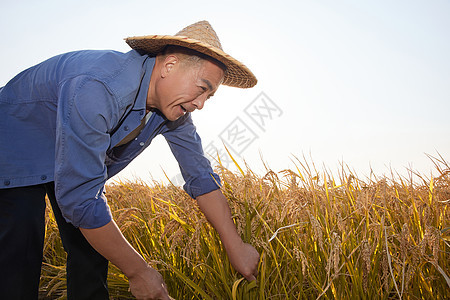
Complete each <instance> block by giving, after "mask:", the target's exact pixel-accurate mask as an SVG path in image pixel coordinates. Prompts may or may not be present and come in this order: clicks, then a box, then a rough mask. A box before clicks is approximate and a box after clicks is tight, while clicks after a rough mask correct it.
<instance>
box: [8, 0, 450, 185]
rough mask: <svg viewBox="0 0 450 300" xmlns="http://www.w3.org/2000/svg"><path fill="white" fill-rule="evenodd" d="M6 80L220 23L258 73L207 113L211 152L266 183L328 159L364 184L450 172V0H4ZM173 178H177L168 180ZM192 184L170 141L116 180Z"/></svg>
mask: <svg viewBox="0 0 450 300" xmlns="http://www.w3.org/2000/svg"><path fill="white" fill-rule="evenodd" d="M0 11H1V12H2V17H1V18H0V36H1V38H2V47H1V48H0V66H1V68H0V86H3V85H4V84H6V83H7V82H8V80H9V79H11V78H12V77H13V76H14V75H16V74H17V73H19V72H20V71H22V70H24V69H26V68H28V67H30V66H32V65H35V64H37V63H39V62H41V61H43V60H45V59H47V58H49V57H52V56H54V55H57V54H60V53H64V52H68V51H73V50H82V49H112V50H117V51H121V52H127V51H129V50H130V48H129V47H128V45H127V44H126V43H125V42H124V40H123V39H124V38H126V37H130V36H139V35H151V34H169V35H170V34H175V33H176V32H178V31H179V30H181V29H182V28H183V27H185V26H187V25H189V24H192V23H195V22H197V21H200V20H208V21H209V22H210V23H211V25H212V27H213V28H214V30H215V31H216V33H217V35H218V36H219V38H220V40H221V43H222V46H223V49H224V51H225V52H227V53H228V54H230V55H232V56H233V57H234V58H236V59H238V60H240V61H241V62H243V63H244V64H245V65H246V66H247V67H249V68H250V69H251V70H252V71H253V73H254V74H255V75H256V77H257V78H258V84H257V85H256V86H255V87H254V88H252V89H237V88H230V87H226V86H222V87H220V88H219V90H218V92H217V93H216V95H215V96H214V97H213V98H211V99H210V100H208V102H207V103H206V105H205V107H204V108H203V109H202V110H201V111H196V112H194V113H193V119H194V123H195V124H196V127H197V130H198V133H199V134H200V136H201V137H202V141H203V146H204V149H205V153H206V155H208V156H209V155H210V154H213V155H214V154H217V153H219V154H220V155H221V157H222V160H223V163H224V164H225V165H226V166H228V167H229V168H230V169H232V170H234V168H233V165H232V163H230V159H229V157H228V155H226V151H225V148H224V146H226V147H227V149H228V150H229V151H230V153H231V154H232V155H233V157H234V158H235V159H236V161H237V162H238V163H239V164H241V165H242V166H244V164H247V165H248V167H249V168H250V169H252V170H253V171H254V172H256V173H258V174H261V175H264V173H265V172H266V171H267V169H266V168H270V169H271V170H273V171H275V172H280V171H282V170H284V169H295V166H296V165H299V163H298V161H297V159H298V160H299V161H301V162H308V163H309V164H311V163H314V164H315V165H316V167H317V169H318V170H319V171H322V170H324V169H325V170H328V171H329V172H331V173H334V172H336V173H338V172H339V170H340V168H341V166H342V165H343V164H344V165H346V166H347V167H348V168H349V169H350V170H352V171H353V172H354V173H355V174H356V175H357V176H358V177H362V178H364V177H368V176H370V174H371V172H372V173H373V174H375V175H376V176H384V175H386V176H388V177H389V176H390V174H391V172H392V171H394V173H398V174H399V175H401V176H408V174H409V171H408V170H413V171H415V172H418V173H420V174H423V175H425V176H430V175H431V174H434V175H438V174H437V172H436V171H435V169H434V165H433V162H432V161H431V159H430V158H429V157H428V155H432V156H438V155H441V156H442V157H443V158H444V159H446V160H447V161H448V159H449V156H450V117H449V114H450V55H449V53H450V18H449V16H450V1H443V0H441V1H415V0H412V1H411V0H408V1H406V0H398V1H387V0H381V1H357V0H354V1H351V0H344V1H334V0H333V1H331V0H329V1H325V0H317V1H312V0H311V1H304V0H295V1H285V0H279V1H265V0H259V1H242V0H241V1H195V0H194V1H160V2H155V1H143V0H128V1H117V0H108V1H104V0H97V1H86V0H79V1H61V0H59V1H56V0H41V1H31V0H24V1H20V0H18V1H2V2H1V3H0ZM166 174H167V175H166ZM166 176H167V178H169V179H171V180H172V181H174V182H175V183H180V181H179V179H180V178H179V169H178V165H177V162H176V160H175V159H174V158H173V156H172V154H171V153H170V149H169V147H168V146H167V143H166V141H165V140H164V138H162V137H157V138H156V139H155V140H154V141H153V142H152V145H150V147H149V148H147V150H146V151H145V152H144V154H142V155H141V156H139V157H138V158H137V159H135V160H134V161H133V162H132V163H131V164H130V165H129V166H128V167H127V168H126V169H125V170H123V171H122V172H121V173H120V174H119V175H118V176H116V177H115V178H114V180H135V179H140V180H144V181H148V182H150V181H152V180H156V181H158V182H166V181H167V179H166Z"/></svg>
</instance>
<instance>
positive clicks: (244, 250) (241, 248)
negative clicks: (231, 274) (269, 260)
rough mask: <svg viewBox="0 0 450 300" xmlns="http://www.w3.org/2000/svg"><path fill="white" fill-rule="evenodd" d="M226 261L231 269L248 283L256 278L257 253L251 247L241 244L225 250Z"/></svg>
mask: <svg viewBox="0 0 450 300" xmlns="http://www.w3.org/2000/svg"><path fill="white" fill-rule="evenodd" d="M226 250H227V254H228V259H229V260H230V263H231V265H232V266H233V268H234V269H235V270H236V271H238V272H239V273H241V274H242V276H244V277H245V279H247V280H248V281H253V280H256V277H257V276H258V263H259V253H258V251H256V249H255V248H253V246H252V245H250V244H247V243H244V242H242V240H241V243H239V244H238V245H231V247H229V248H227V249H226Z"/></svg>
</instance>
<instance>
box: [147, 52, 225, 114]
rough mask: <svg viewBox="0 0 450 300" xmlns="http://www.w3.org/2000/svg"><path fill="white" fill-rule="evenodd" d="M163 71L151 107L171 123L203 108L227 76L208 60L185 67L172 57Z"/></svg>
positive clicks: (168, 59) (167, 60)
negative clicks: (187, 113)
mask: <svg viewBox="0 0 450 300" xmlns="http://www.w3.org/2000/svg"><path fill="white" fill-rule="evenodd" d="M162 68H163V69H162V71H161V72H163V76H161V78H162V79H161V80H159V81H158V82H157V83H156V84H155V99H153V100H154V101H153V103H152V104H153V105H151V106H152V107H155V108H157V109H158V110H160V111H161V112H162V113H163V114H164V116H165V117H166V118H167V119H168V120H170V121H175V120H177V119H178V118H180V117H181V116H183V115H184V114H185V113H186V112H193V111H194V110H196V109H202V108H203V105H204V104H205V101H206V100H207V99H208V98H210V97H211V96H213V95H214V93H215V92H216V90H217V89H218V87H219V85H220V84H221V83H222V80H223V76H224V72H223V70H222V69H221V68H220V67H219V66H217V65H216V64H214V63H213V62H210V61H208V60H203V61H201V62H200V63H199V64H197V65H183V64H181V62H180V61H179V60H178V59H177V58H176V57H175V58H173V60H171V59H170V57H169V58H167V59H166V60H165V62H164V65H163V67H162Z"/></svg>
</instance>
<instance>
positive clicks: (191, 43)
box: [125, 35, 258, 88]
mask: <svg viewBox="0 0 450 300" xmlns="http://www.w3.org/2000/svg"><path fill="white" fill-rule="evenodd" d="M125 41H126V43H127V44H128V45H129V46H130V47H131V48H132V49H136V50H143V51H145V52H147V53H149V54H153V55H156V54H158V53H159V52H161V51H162V50H163V49H164V47H165V46H167V45H177V46H182V47H186V48H189V49H192V50H195V51H198V52H200V53H203V54H205V55H208V56H210V57H212V58H214V59H217V60H218V61H220V62H222V63H223V64H224V65H225V66H226V67H227V72H226V74H225V76H224V81H223V83H222V84H224V85H227V86H232V87H239V88H251V87H253V86H255V85H256V83H257V82H258V80H257V79H256V77H255V75H253V73H252V72H251V71H250V70H249V69H248V68H247V67H246V66H245V65H244V64H243V63H241V62H240V61H238V60H236V59H234V58H233V57H231V56H230V55H228V54H226V53H225V52H223V51H222V50H221V49H219V48H217V47H213V46H211V45H209V44H206V43H203V42H201V41H199V40H196V39H191V38H188V37H185V36H170V35H147V36H135V37H129V38H126V39H125Z"/></svg>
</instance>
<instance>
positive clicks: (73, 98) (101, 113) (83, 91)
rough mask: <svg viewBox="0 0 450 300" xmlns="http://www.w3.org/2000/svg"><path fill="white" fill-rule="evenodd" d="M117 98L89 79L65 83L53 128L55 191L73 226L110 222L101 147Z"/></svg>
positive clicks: (107, 138) (104, 144)
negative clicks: (54, 130) (54, 139)
mask: <svg viewBox="0 0 450 300" xmlns="http://www.w3.org/2000/svg"><path fill="white" fill-rule="evenodd" d="M115 103H116V101H114V97H113V95H112V93H110V92H109V91H108V89H107V88H106V87H105V86H104V85H103V84H102V83H101V82H98V81H96V80H93V79H91V78H88V77H83V76H82V77H77V78H75V79H72V80H70V81H66V82H64V83H63V84H62V85H61V87H60V91H59V104H58V114H57V127H56V157H55V194H56V200H57V202H58V205H59V207H60V209H61V212H62V214H63V216H64V218H65V219H66V220H67V221H68V222H70V223H72V224H73V225H74V226H75V227H82V228H98V227H101V226H103V225H106V224H107V223H108V222H110V221H111V219H112V217H111V212H110V209H109V206H108V203H107V200H106V197H105V195H104V193H103V191H104V184H105V182H106V179H107V168H106V166H105V156H106V150H107V149H108V147H109V144H110V135H109V131H110V128H112V127H113V126H112V124H113V123H114V122H117V120H115V117H114V116H115V113H114V112H115V111H117V107H114V105H115Z"/></svg>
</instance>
